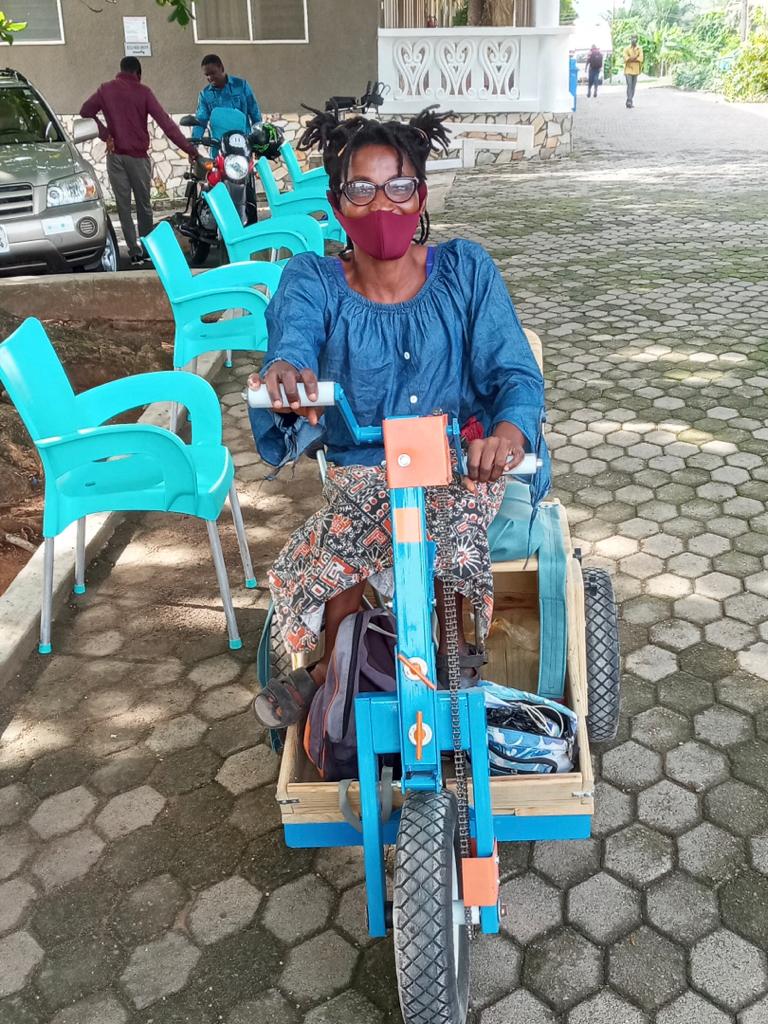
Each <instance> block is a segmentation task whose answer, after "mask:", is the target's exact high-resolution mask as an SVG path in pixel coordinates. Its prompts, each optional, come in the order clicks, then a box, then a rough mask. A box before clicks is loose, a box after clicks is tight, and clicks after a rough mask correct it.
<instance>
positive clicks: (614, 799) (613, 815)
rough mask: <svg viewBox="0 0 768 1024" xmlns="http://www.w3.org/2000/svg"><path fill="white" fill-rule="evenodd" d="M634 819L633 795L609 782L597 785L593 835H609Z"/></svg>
mask: <svg viewBox="0 0 768 1024" xmlns="http://www.w3.org/2000/svg"><path fill="white" fill-rule="evenodd" d="M631 820H632V797H631V796H629V794H627V793H622V792H621V790H620V789H616V788H615V787H614V786H611V785H610V783H608V782H598V783H597V785H596V786H595V813H594V815H593V816H592V835H594V836H607V835H608V834H609V833H610V832H615V831H617V829H620V828H622V827H623V826H624V825H628V824H629V822H630V821H631Z"/></svg>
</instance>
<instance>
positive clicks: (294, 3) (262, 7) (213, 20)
mask: <svg viewBox="0 0 768 1024" xmlns="http://www.w3.org/2000/svg"><path fill="white" fill-rule="evenodd" d="M194 26H195V41H196V42H198V43H306V42H308V41H309V36H308V32H307V0H204V2H203V3H199V4H195V22H194Z"/></svg>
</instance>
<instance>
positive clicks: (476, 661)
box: [437, 647, 488, 690]
mask: <svg viewBox="0 0 768 1024" xmlns="http://www.w3.org/2000/svg"><path fill="white" fill-rule="evenodd" d="M487 661H488V659H487V658H486V656H485V651H483V650H480V651H478V650H477V648H476V647H470V648H469V650H468V651H466V652H465V653H464V654H460V655H459V668H460V669H461V684H460V685H461V688H462V690H464V689H467V688H468V687H470V686H476V685H477V683H479V682H480V671H479V670H480V669H481V668H482V666H483V665H485V663H486V662H487ZM437 681H438V683H440V688H441V689H446V688H447V687H448V685H449V682H448V655H447V654H438V655H437Z"/></svg>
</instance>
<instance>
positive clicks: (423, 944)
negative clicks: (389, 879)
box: [392, 791, 469, 1024]
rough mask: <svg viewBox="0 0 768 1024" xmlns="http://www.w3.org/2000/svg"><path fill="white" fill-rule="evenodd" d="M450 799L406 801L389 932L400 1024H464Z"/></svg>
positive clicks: (462, 940)
mask: <svg viewBox="0 0 768 1024" xmlns="http://www.w3.org/2000/svg"><path fill="white" fill-rule="evenodd" d="M460 867H461V855H460V851H459V842H458V806H457V804H456V797H455V796H454V795H453V794H452V793H447V792H445V791H443V792H440V793H409V794H408V796H407V798H406V800H405V803H404V804H403V809H402V813H401V816H400V828H399V831H398V834H397V846H396V848H395V873H394V888H393V907H392V927H393V937H394V945H395V969H396V972H397V988H398V992H399V995H400V1008H401V1010H402V1014H403V1020H404V1021H405V1024H464V1022H465V1021H466V1018H467V1006H468V1002H469V937H468V935H467V928H466V924H465V923H464V918H463V911H462V904H461V898H462V894H461V870H460Z"/></svg>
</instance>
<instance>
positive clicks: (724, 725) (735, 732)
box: [694, 704, 752, 747]
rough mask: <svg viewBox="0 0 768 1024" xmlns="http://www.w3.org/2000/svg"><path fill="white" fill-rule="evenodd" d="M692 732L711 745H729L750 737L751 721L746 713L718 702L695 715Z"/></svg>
mask: <svg viewBox="0 0 768 1024" xmlns="http://www.w3.org/2000/svg"><path fill="white" fill-rule="evenodd" d="M694 733H695V735H696V738H697V739H700V740H705V741H706V742H707V743H711V744H712V746H713V747H730V746H734V745H735V744H737V743H743V742H744V741H745V740H749V739H751V738H752V723H751V722H750V720H749V719H748V718H747V716H746V715H742V714H741V713H740V712H738V711H734V710H733V709H732V708H726V707H723V706H722V705H720V704H718V705H716V706H715V707H711V708H707V710H706V711H702V712H701V713H700V714H698V715H696V718H695V719H694Z"/></svg>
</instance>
